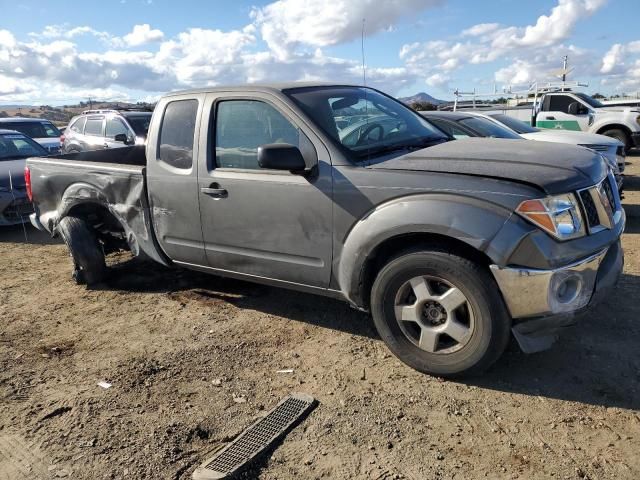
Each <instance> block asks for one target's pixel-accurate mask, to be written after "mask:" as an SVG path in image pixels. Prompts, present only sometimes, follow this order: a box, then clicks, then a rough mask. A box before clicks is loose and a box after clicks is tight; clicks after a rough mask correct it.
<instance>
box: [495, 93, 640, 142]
mask: <svg viewBox="0 0 640 480" xmlns="http://www.w3.org/2000/svg"><path fill="white" fill-rule="evenodd" d="M491 111H492V112H499V113H504V114H506V115H509V116H511V117H515V118H518V119H519V120H523V121H526V122H530V123H531V125H532V126H534V127H538V128H558V129H564V130H575V131H583V132H590V133H599V134H602V135H606V136H608V137H613V138H616V139H618V140H620V141H621V142H622V143H624V144H625V149H626V151H627V152H628V151H629V149H631V148H633V147H640V108H638V107H630V106H607V105H604V104H602V103H601V102H600V101H598V100H596V99H595V98H592V97H590V96H589V95H586V94H584V93H580V92H573V91H570V90H567V89H560V90H558V91H554V92H548V93H543V94H542V95H541V96H540V97H538V98H537V101H535V102H534V103H533V110H532V109H531V108H529V107H515V108H513V107H511V108H510V107H505V108H491ZM483 113H487V112H484V110H483Z"/></svg>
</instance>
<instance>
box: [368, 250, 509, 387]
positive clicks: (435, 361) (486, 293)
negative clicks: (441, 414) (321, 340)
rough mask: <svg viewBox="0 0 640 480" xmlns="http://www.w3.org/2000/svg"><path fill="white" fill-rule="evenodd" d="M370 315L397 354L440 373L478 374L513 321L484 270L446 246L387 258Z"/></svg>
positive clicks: (498, 349) (412, 364) (496, 354)
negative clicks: (388, 259)
mask: <svg viewBox="0 0 640 480" xmlns="http://www.w3.org/2000/svg"><path fill="white" fill-rule="evenodd" d="M371 313H372V315H373V321H374V323H375V326H376V329H377V330H378V333H379V334H380V337H382V340H383V341H384V342H385V343H386V344H387V346H388V347H389V349H390V350H391V352H392V353H393V354H394V355H396V356H397V357H398V358H399V359H400V360H402V361H403V362H404V363H406V364H407V365H409V366H410V367H412V368H415V369H416V370H418V371H420V372H423V373H428V374H431V375H436V376H440V377H455V376H461V375H473V374H479V373H481V372H483V371H484V370H485V369H487V368H488V367H489V366H490V365H491V364H493V363H494V362H495V361H496V360H497V359H498V358H499V357H500V355H502V353H503V351H504V349H505V348H506V346H507V343H508V341H509V332H510V327H511V319H510V317H509V315H508V314H507V310H506V307H505V305H504V302H503V300H502V297H501V295H500V293H499V290H498V286H497V285H496V283H495V281H494V280H493V278H492V277H491V275H490V274H489V272H488V271H487V270H486V269H485V268H484V267H483V266H481V265H479V264H477V263H474V262H473V261H471V260H469V259H467V258H464V257H462V256H458V255H456V254H455V253H452V252H449V251H447V250H446V249H445V248H439V247H433V248H430V249H428V250H421V251H409V252H405V253H403V254H401V255H399V256H397V257H395V258H393V259H392V260H391V261H389V262H388V263H387V264H386V265H385V266H384V267H383V268H382V270H380V273H379V274H378V276H377V278H376V280H375V281H374V284H373V288H372V290H371Z"/></svg>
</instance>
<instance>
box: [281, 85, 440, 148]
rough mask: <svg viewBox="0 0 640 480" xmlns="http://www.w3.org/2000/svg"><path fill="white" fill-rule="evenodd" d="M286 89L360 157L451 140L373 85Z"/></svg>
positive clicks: (323, 126)
mask: <svg viewBox="0 0 640 480" xmlns="http://www.w3.org/2000/svg"><path fill="white" fill-rule="evenodd" d="M284 93H285V94H286V95H288V96H289V97H291V98H292V99H293V100H294V101H295V102H296V103H297V104H298V105H299V106H300V108H301V109H302V110H303V111H304V112H305V113H306V114H307V115H308V116H309V117H311V118H312V119H313V120H314V121H315V123H316V124H317V125H318V126H319V127H320V128H321V129H322V130H324V132H325V133H326V134H327V135H329V136H330V137H331V138H332V139H333V140H335V141H336V143H337V144H338V145H339V146H341V147H343V150H346V151H347V152H348V153H349V154H351V155H353V156H355V157H356V158H363V157H368V156H374V155H377V154H381V153H385V152H389V151H392V150H396V149H398V150H399V149H404V148H407V149H409V148H423V147H427V146H429V145H430V144H434V143H440V142H443V141H447V140H449V138H448V137H446V136H445V135H443V134H442V132H440V131H439V130H438V129H436V128H435V127H433V126H432V125H431V124H430V123H429V122H427V121H426V120H425V119H423V118H422V117H421V116H420V115H418V114H417V113H415V112H414V111H413V110H411V109H409V108H408V107H406V106H404V105H403V104H402V103H400V102H398V101H396V100H393V99H392V98H390V97H387V96H386V95H383V94H381V93H380V92H377V91H376V90H372V89H369V88H362V87H308V88H294V89H290V90H285V91H284Z"/></svg>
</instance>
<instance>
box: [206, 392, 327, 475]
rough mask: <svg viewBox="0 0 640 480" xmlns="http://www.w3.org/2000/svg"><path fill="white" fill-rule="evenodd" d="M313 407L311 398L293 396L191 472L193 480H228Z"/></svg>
mask: <svg viewBox="0 0 640 480" xmlns="http://www.w3.org/2000/svg"><path fill="white" fill-rule="evenodd" d="M314 405H315V400H314V399H313V397H311V396H310V395H306V394H301V393H294V394H292V395H291V396H289V397H286V398H285V399H284V400H282V401H281V402H280V403H279V404H278V405H277V406H276V407H275V408H274V409H273V410H271V411H270V412H269V413H268V414H267V415H266V416H265V417H263V418H261V419H260V420H258V421H257V422H256V423H254V424H253V425H251V426H250V427H249V428H248V429H246V430H245V431H244V432H242V433H241V434H240V435H239V436H238V437H237V438H236V439H235V440H234V441H233V442H231V443H230V444H229V445H227V446H226V447H225V448H223V449H222V450H220V451H218V452H217V453H216V454H215V455H214V456H213V457H212V458H209V459H208V460H207V461H206V462H205V463H204V464H203V465H202V466H200V467H198V468H197V469H196V470H195V471H194V472H193V478H194V480H208V479H221V478H227V477H229V476H231V475H233V474H235V473H237V472H238V471H239V469H240V468H241V467H242V466H244V465H246V464H247V463H248V462H250V461H251V460H253V459H254V458H255V457H256V456H257V455H258V454H260V453H262V452H264V451H265V450H266V449H267V448H268V447H269V446H270V445H272V444H273V443H274V442H275V441H276V440H277V439H278V438H279V437H280V436H282V435H283V434H284V433H286V432H287V431H288V430H289V428H291V427H292V426H293V424H294V423H295V422H297V421H298V420H299V419H300V418H301V417H302V416H303V415H305V414H306V413H308V412H309V411H310V410H311V409H312V408H313V407H314Z"/></svg>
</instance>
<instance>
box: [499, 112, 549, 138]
mask: <svg viewBox="0 0 640 480" xmlns="http://www.w3.org/2000/svg"><path fill="white" fill-rule="evenodd" d="M489 116H490V117H491V118H495V119H496V120H497V121H498V122H500V123H502V124H503V125H506V126H507V127H508V128H510V129H511V130H513V131H514V132H516V133H535V132H539V131H540V130H539V129H537V128H535V127H532V126H531V125H529V124H528V123H525V122H523V121H522V120H518V119H517V118H513V117H510V116H509V115H504V114H503V113H496V114H492V115H489Z"/></svg>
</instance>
